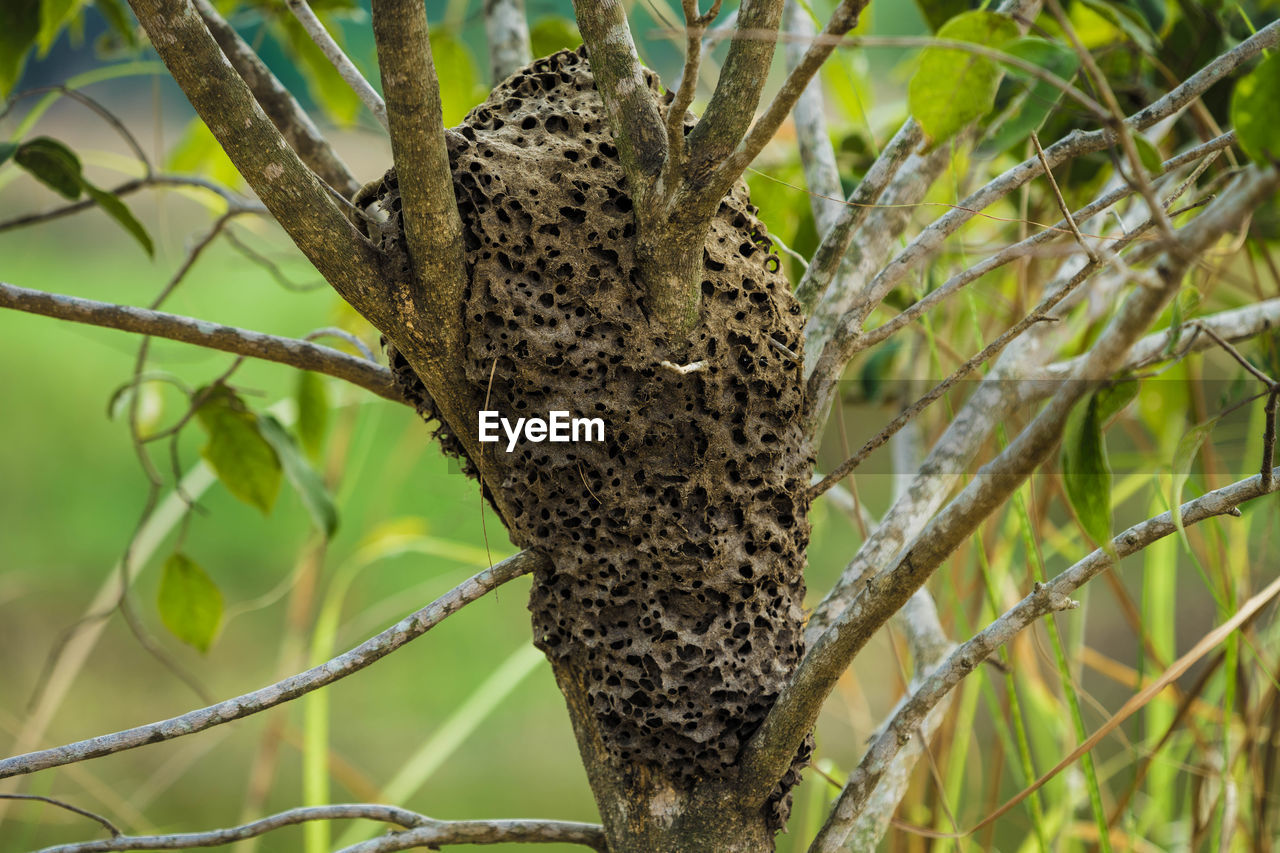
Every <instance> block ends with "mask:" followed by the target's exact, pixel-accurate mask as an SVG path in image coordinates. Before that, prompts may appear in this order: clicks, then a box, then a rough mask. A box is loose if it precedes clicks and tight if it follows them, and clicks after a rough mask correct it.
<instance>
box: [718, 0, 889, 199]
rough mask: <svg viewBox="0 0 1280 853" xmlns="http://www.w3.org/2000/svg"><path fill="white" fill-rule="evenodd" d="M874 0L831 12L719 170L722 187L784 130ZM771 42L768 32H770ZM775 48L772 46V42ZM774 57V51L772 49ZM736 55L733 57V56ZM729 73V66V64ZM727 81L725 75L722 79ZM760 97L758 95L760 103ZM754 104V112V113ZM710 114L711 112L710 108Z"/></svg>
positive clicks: (857, 0) (850, 2)
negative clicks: (807, 90) (821, 70)
mask: <svg viewBox="0 0 1280 853" xmlns="http://www.w3.org/2000/svg"><path fill="white" fill-rule="evenodd" d="M870 2H871V0H841V2H840V5H839V6H837V7H836V8H835V10H834V11H833V12H832V13H831V18H830V19H829V20H828V21H827V25H826V26H825V27H823V28H822V32H821V33H819V35H818V37H817V38H815V39H814V40H813V42H812V43H811V44H810V45H809V49H808V50H806V51H805V52H804V56H803V57H801V59H800V61H799V62H798V63H797V64H796V66H795V67H794V68H792V69H791V72H790V73H789V74H788V75H787V79H786V80H785V81H783V84H782V88H781V89H779V90H778V93H777V94H776V95H774V97H773V101H772V102H771V103H770V104H769V108H768V109H767V110H765V113H764V115H762V116H761V117H760V118H758V119H756V121H755V123H754V124H753V125H752V126H751V130H750V131H748V132H747V134H746V136H745V137H743V139H742V142H741V143H739V144H738V146H737V148H736V149H735V150H734V152H733V155H732V156H730V157H729V158H728V159H726V160H725V161H724V163H723V165H721V166H720V167H719V169H718V170H717V171H718V172H719V175H718V181H719V183H720V184H722V185H730V184H732V183H733V181H735V180H737V179H738V177H739V176H740V175H741V174H742V173H743V172H744V171H746V168H747V167H748V166H750V165H751V161H753V160H755V159H756V156H757V155H758V154H759V153H760V152H761V151H763V150H764V147H765V146H766V145H768V144H769V140H771V139H773V136H774V134H775V133H777V132H778V128H780V127H782V123H783V122H784V121H785V120H786V118H787V116H788V115H789V114H790V113H791V109H792V107H794V106H795V105H796V102H797V101H798V100H799V99H800V96H801V95H802V94H803V93H804V90H805V87H807V86H808V85H809V81H810V80H812V79H813V77H814V75H816V74H817V73H818V69H819V68H821V67H822V63H824V62H826V61H827V57H829V56H830V55H831V54H832V52H833V51H834V50H835V49H836V46H837V45H838V44H839V43H840V38H841V37H842V36H843V35H844V34H845V33H847V32H849V30H851V29H853V28H854V27H856V26H857V25H858V16H859V15H861V14H862V10H863V9H865V8H866V7H867V5H868V4H869V3H870ZM773 30H774V32H773V33H772V34H773V35H776V30H777V25H776V24H775V25H774V26H773ZM766 39H768V33H766ZM770 47H771V48H772V43H770ZM770 54H772V50H770ZM730 56H732V54H730ZM725 67H726V71H727V70H728V64H727V63H726V66H725ZM768 71H769V66H768V63H766V64H765V66H764V76H768ZM722 79H723V76H722ZM758 98H759V95H758V93H757V100H758ZM754 108H755V107H754V104H753V105H752V110H753V111H754ZM708 113H710V110H709V109H708Z"/></svg>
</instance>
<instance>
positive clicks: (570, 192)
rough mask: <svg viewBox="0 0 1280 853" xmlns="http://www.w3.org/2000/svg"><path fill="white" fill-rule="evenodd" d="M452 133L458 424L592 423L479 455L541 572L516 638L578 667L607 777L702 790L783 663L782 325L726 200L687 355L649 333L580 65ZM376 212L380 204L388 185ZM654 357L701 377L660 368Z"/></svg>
mask: <svg viewBox="0 0 1280 853" xmlns="http://www.w3.org/2000/svg"><path fill="white" fill-rule="evenodd" d="M649 82H650V85H651V86H653V87H654V88H655V89H656V88H657V81H656V79H654V78H651V79H650V81H649ZM668 100H669V96H668ZM456 131H457V132H456V133H455V134H451V140H450V148H451V151H450V156H451V161H452V165H453V174H454V181H455V190H456V192H457V197H458V205H459V209H460V211H461V215H462V221H463V223H464V228H465V232H466V258H467V264H468V273H469V280H470V286H469V290H468V291H467V293H466V300H465V306H464V310H465V312H466V314H465V325H466V376H467V378H468V380H469V381H470V382H471V384H472V385H473V387H474V392H475V394H476V397H477V408H480V407H481V406H480V404H481V403H482V402H483V401H484V400H488V405H487V406H484V408H488V409H494V410H498V411H499V412H501V413H502V414H503V416H505V417H507V418H509V419H511V420H513V421H514V419H515V418H517V417H535V416H536V417H546V416H547V413H548V412H550V411H555V410H562V411H568V412H570V413H572V414H573V415H574V416H575V417H589V418H601V419H603V422H604V425H605V440H604V441H602V442H579V443H549V442H542V443H530V442H522V443H520V444H519V445H518V446H517V447H516V448H515V450H514V452H511V453H507V452H505V447H506V443H505V439H504V440H503V442H502V443H501V444H499V445H493V444H488V445H484V446H485V447H486V448H488V449H492V455H491V456H490V457H489V458H488V459H487V460H486V464H485V466H484V467H485V470H486V472H487V473H486V478H485V479H486V483H485V485H486V486H487V488H488V489H491V490H493V491H495V492H501V493H503V503H504V506H505V507H506V513H505V514H506V518H505V521H506V522H507V524H508V525H509V527H510V530H511V535H512V538H513V539H514V540H515V542H516V543H517V544H519V545H520V546H522V547H527V548H535V549H538V550H539V551H542V552H544V553H545V554H547V555H549V556H550V557H551V558H552V560H551V561H552V563H553V564H554V566H555V568H554V570H553V571H550V572H545V573H542V574H540V575H539V576H537V577H536V579H535V583H534V588H533V592H532V595H531V599H530V603H529V607H530V610H531V612H532V614H533V624H534V631H535V634H534V636H535V641H536V642H537V644H538V645H539V647H540V648H542V649H543V650H544V651H545V652H546V653H547V655H548V656H550V657H552V658H560V659H568V661H567V662H569V663H571V664H572V665H573V666H574V667H575V668H576V670H577V671H578V672H579V673H581V675H582V681H583V682H584V683H585V685H586V690H587V698H588V701H589V703H590V706H591V709H592V710H593V711H594V713H595V715H596V718H597V720H598V722H599V724H600V728H601V731H602V733H603V736H604V739H605V742H606V744H607V746H608V748H609V749H610V751H611V752H612V754H613V755H614V756H615V757H616V759H618V760H619V761H620V762H623V763H633V764H634V763H647V764H652V765H658V766H660V767H662V768H663V769H664V770H665V771H666V774H667V775H668V777H670V778H675V779H677V780H680V781H683V782H685V783H693V782H695V781H696V780H698V779H700V778H706V777H716V776H722V775H723V774H724V770H725V768H728V767H730V766H732V765H733V764H734V763H735V761H736V758H737V756H738V754H739V751H740V749H741V747H742V745H743V744H744V743H745V741H746V739H747V738H748V737H749V736H750V734H751V733H752V732H753V731H754V730H755V729H756V728H757V727H758V726H759V724H760V722H761V720H762V719H763V717H764V715H765V713H766V711H767V710H768V709H769V707H770V706H771V705H772V704H773V701H774V699H775V698H776V696H777V694H778V691H779V690H780V688H781V687H782V685H783V683H784V682H785V679H786V678H787V676H788V675H789V673H790V672H791V671H792V669H793V668H794V666H795V665H796V663H797V661H798V660H799V657H800V655H801V652H802V639H801V630H802V612H801V600H802V597H803V594H804V581H803V574H802V571H803V560H804V552H805V547H806V545H807V542H808V533H809V526H808V522H807V518H806V516H807V510H808V503H807V499H806V497H805V487H806V485H807V472H808V471H809V469H810V465H809V459H808V456H807V446H806V443H805V440H804V436H803V434H802V431H801V428H800V426H799V417H800V412H801V405H802V395H803V382H802V374H801V362H800V360H799V358H798V357H799V356H800V354H801V334H802V328H803V317H802V316H801V311H800V308H799V306H798V304H797V303H796V302H795V300H794V299H793V298H792V296H791V294H790V291H789V287H788V283H787V280H786V279H785V277H784V276H783V275H782V274H781V273H780V272H779V262H778V258H777V256H776V255H775V254H773V252H772V243H771V241H770V240H769V238H768V236H767V233H766V230H765V227H764V226H763V224H761V222H760V221H759V220H758V219H757V218H756V216H755V213H756V209H755V208H754V207H752V206H751V204H750V203H749V200H748V197H747V192H746V187H745V185H742V184H739V186H738V187H737V188H735V189H734V191H733V192H732V193H731V194H730V195H729V196H728V197H726V198H725V199H724V200H723V202H722V203H721V205H720V209H719V213H718V214H717V216H716V217H715V219H714V221H713V223H712V226H711V230H710V233H709V235H708V237H707V241H706V249H705V255H704V268H705V271H704V280H703V281H702V283H701V288H702V318H701V322H700V323H699V325H698V328H697V329H696V330H695V331H694V332H693V333H692V335H691V336H690V339H689V345H688V348H687V349H686V350H684V351H682V352H680V353H679V355H678V356H677V355H675V354H673V352H672V351H671V350H670V349H669V348H668V346H667V344H665V343H664V342H663V340H662V339H661V338H660V337H659V336H658V335H657V334H656V333H655V332H654V331H653V330H651V328H650V325H649V322H648V321H647V319H646V315H645V306H644V299H643V293H642V288H641V286H640V283H639V276H638V273H637V270H636V264H635V259H634V257H633V249H634V240H633V237H634V234H635V227H636V226H635V219H634V215H633V211H632V199H631V198H630V197H629V196H628V193H627V188H626V186H625V183H624V178H623V173H622V170H621V167H620V166H619V162H618V152H617V149H616V148H615V147H614V144H613V141H612V137H611V134H610V132H609V127H608V123H607V119H606V116H605V113H604V109H603V105H602V103H601V101H600V98H599V95H598V94H597V93H596V91H595V88H594V85H593V83H592V78H591V76H590V73H589V70H588V63H587V60H586V57H585V54H584V53H583V52H582V51H581V50H579V51H576V52H573V51H562V52H560V53H557V54H554V55H552V56H549V57H547V58H545V59H540V60H538V61H536V62H534V63H533V64H532V65H531V66H529V67H527V68H526V69H524V70H523V71H522V72H519V73H517V74H516V75H514V76H513V77H511V78H509V79H508V80H507V81H506V82H504V83H503V84H501V85H500V86H499V87H498V88H496V89H495V90H494V91H493V92H492V94H491V95H490V97H489V98H488V100H487V101H486V102H485V103H484V104H483V105H481V106H480V107H478V108H476V109H475V110H473V111H472V112H471V113H470V114H469V115H468V116H467V118H466V120H465V122H464V123H463V125H462V126H460V127H459V128H457V129H456ZM382 204H383V205H384V206H385V207H387V208H388V209H389V210H392V211H398V208H399V199H398V193H397V191H396V187H395V181H394V175H389V176H388V179H387V181H386V183H385V185H384V187H383V193H382ZM673 358H675V359H678V360H679V362H680V363H682V364H690V363H693V362H703V363H704V366H703V367H702V369H699V370H695V371H692V372H689V373H686V374H681V373H679V372H677V371H675V370H673V369H671V368H670V367H664V366H663V365H662V362H663V361H669V360H671V359H673ZM398 370H399V372H400V373H401V375H402V376H404V375H406V373H405V371H407V370H408V368H407V365H405V364H404V363H403V362H402V361H400V362H399V363H398ZM407 378H409V379H410V380H411V379H412V376H411V373H409V374H407ZM420 398H421V399H422V401H423V403H422V408H423V410H424V412H425V413H427V414H431V411H430V402H429V400H426V398H425V396H422V395H420ZM444 438H445V441H446V446H447V447H449V448H451V449H453V450H454V451H455V452H456V451H457V450H458V448H457V445H456V443H454V442H452V441H451V440H450V437H449V436H448V435H445V436H444ZM801 760H802V759H801ZM794 781H795V774H794V771H793V774H792V775H791V777H790V778H789V779H787V780H784V782H783V785H782V786H780V790H779V793H778V795H777V796H776V797H775V803H774V809H775V811H776V812H777V814H776V818H777V819H778V820H781V819H782V818H783V817H785V809H786V805H785V798H784V797H783V794H784V793H785V789H786V788H787V787H790V784H792V783H794Z"/></svg>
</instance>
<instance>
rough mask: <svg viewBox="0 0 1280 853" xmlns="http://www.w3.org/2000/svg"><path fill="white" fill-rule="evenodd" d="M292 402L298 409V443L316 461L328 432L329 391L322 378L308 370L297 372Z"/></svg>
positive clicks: (322, 449)
mask: <svg viewBox="0 0 1280 853" xmlns="http://www.w3.org/2000/svg"><path fill="white" fill-rule="evenodd" d="M293 402H294V405H295V406H297V408H298V423H297V427H296V429H297V432H298V441H299V442H300V443H301V444H302V449H303V450H305V451H306V453H307V456H309V457H311V459H312V460H318V459H319V458H320V454H321V452H323V451H324V439H325V434H326V433H327V432H328V430H329V389H328V386H326V385H325V383H324V377H322V376H321V375H320V374H319V373H313V372H311V371H310V370H302V371H299V372H298V381H297V385H296V387H295V390H294V395H293Z"/></svg>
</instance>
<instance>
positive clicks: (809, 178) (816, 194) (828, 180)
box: [782, 0, 844, 235]
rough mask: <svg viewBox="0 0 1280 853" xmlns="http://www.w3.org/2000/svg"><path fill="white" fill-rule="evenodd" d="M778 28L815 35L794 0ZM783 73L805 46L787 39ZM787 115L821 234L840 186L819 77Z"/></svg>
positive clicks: (835, 212)
mask: <svg viewBox="0 0 1280 853" xmlns="http://www.w3.org/2000/svg"><path fill="white" fill-rule="evenodd" d="M782 26H783V27H784V29H785V30H786V31H787V33H788V34H789V35H791V36H798V37H799V38H800V39H807V38H812V37H813V36H814V35H815V32H814V28H813V20H812V19H811V18H810V17H809V13H808V11H807V10H806V9H805V7H804V6H802V5H801V4H800V3H799V2H798V0H786V5H785V6H784V7H783V10H782ZM784 53H785V55H786V60H787V71H788V72H790V71H793V70H794V69H795V67H796V66H797V65H799V64H800V61H801V60H802V59H803V58H804V55H805V43H804V42H802V41H792V40H788V41H787V45H786V49H785V51H784ZM791 116H792V118H793V119H794V120H795V124H796V141H797V142H798V143H799V148H800V163H801V165H802V166H803V167H804V180H805V184H806V185H807V186H808V187H809V205H810V206H811V207H812V208H813V221H814V224H815V225H816V226H817V229H818V233H819V234H823V235H825V234H826V233H827V232H828V231H830V230H831V226H832V225H834V224H835V220H836V218H837V217H838V216H839V215H840V211H841V208H840V203H839V201H838V199H839V198H840V196H842V195H844V192H843V191H842V190H841V185H840V171H839V169H837V168H836V152H835V147H834V146H833V145H832V144H831V136H830V134H829V133H828V132H827V116H826V105H825V104H824V102H823V97H822V78H820V77H819V76H818V75H816V74H815V75H814V77H813V79H812V80H810V81H809V85H807V86H805V87H804V91H803V92H802V93H801V94H800V97H799V98H797V99H796V105H795V108H794V109H793V110H792V111H791Z"/></svg>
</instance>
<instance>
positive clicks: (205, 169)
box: [169, 118, 243, 195]
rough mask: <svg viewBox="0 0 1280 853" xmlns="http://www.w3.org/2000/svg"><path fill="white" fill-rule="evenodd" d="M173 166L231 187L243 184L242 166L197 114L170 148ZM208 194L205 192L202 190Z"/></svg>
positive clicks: (171, 166) (181, 170)
mask: <svg viewBox="0 0 1280 853" xmlns="http://www.w3.org/2000/svg"><path fill="white" fill-rule="evenodd" d="M169 169H170V170H171V171H174V172H180V173H184V174H191V175H200V176H201V177H205V178H208V179H209V180H211V181H213V182H214V183H218V184H222V185H224V186H228V187H239V186H241V185H242V184H243V179H242V178H241V177H240V172H239V170H237V169H236V167H235V164H234V163H232V162H231V158H230V157H228V156H227V152H226V151H223V150H222V146H221V145H219V144H218V140H216V139H214V137H213V133H212V132H210V130H209V128H208V126H206V125H205V123H204V122H203V121H201V120H200V119H199V118H193V119H192V120H191V121H190V122H188V123H187V128H186V130H184V131H183V132H182V138H181V139H179V140H178V144H177V145H175V146H174V147H173V150H171V151H170V152H169ZM202 195H204V194H202Z"/></svg>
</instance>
